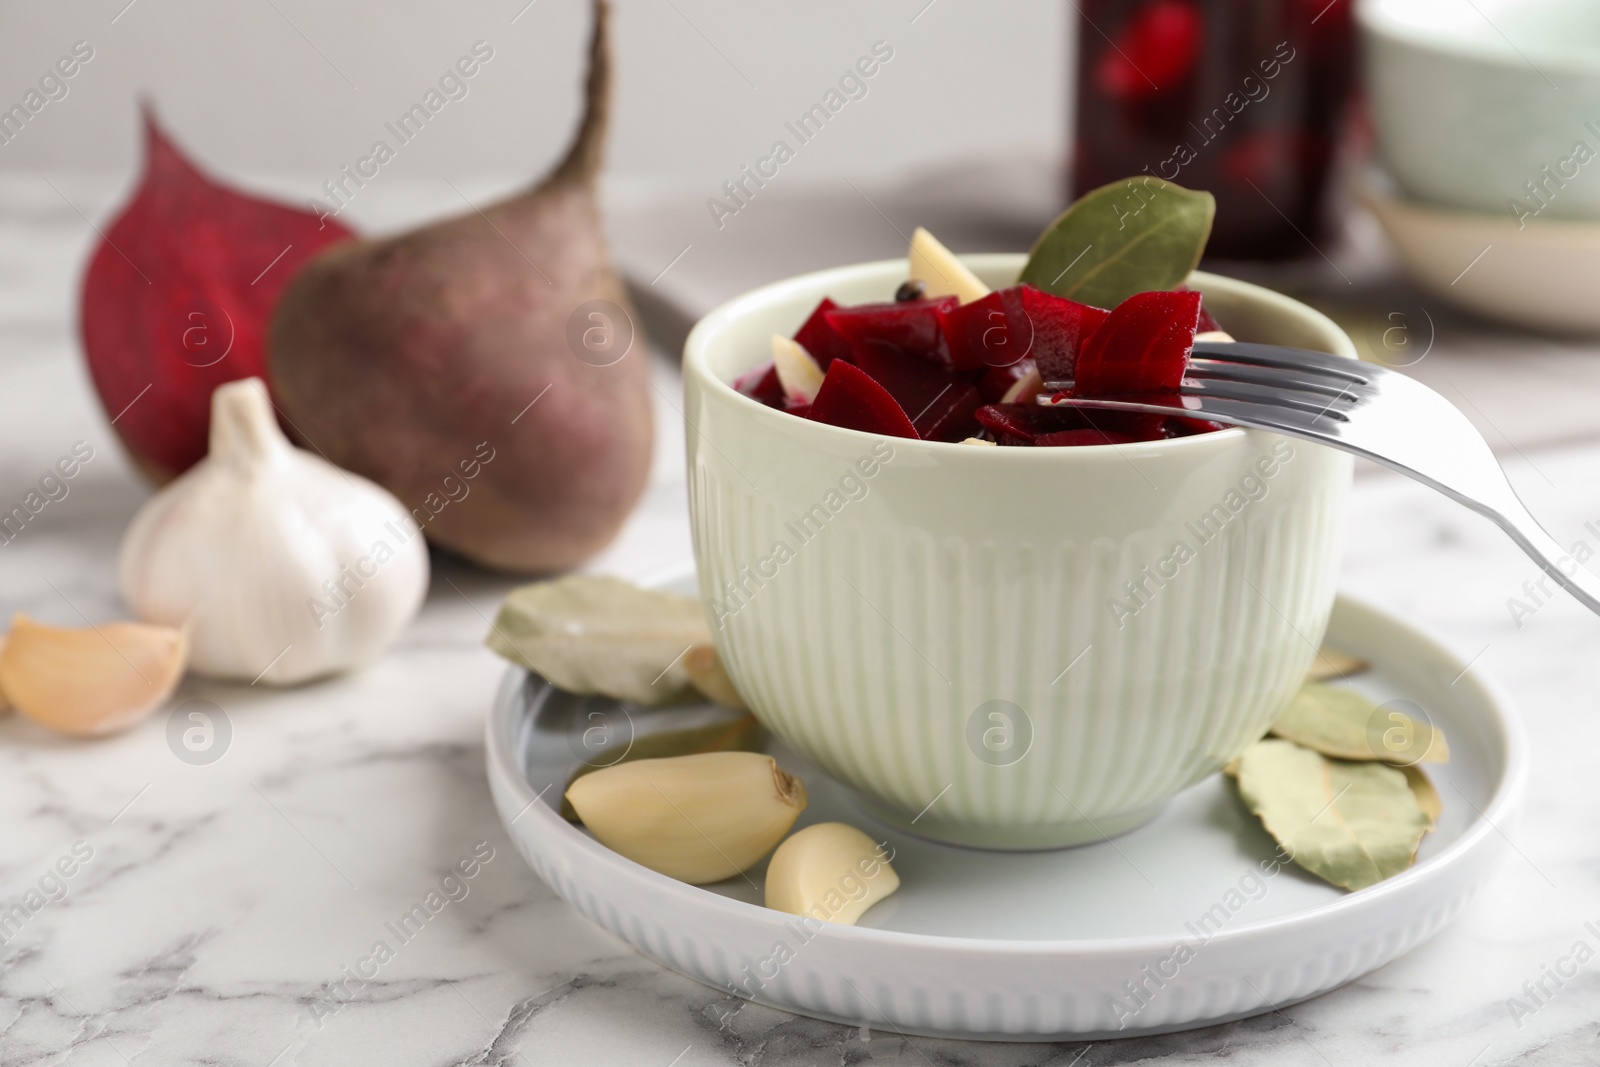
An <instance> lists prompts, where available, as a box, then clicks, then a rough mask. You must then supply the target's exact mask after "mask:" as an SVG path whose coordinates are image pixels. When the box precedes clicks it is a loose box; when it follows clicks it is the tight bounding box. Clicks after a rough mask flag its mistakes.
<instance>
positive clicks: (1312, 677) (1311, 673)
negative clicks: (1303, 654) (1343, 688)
mask: <svg viewBox="0 0 1600 1067" xmlns="http://www.w3.org/2000/svg"><path fill="white" fill-rule="evenodd" d="M1371 666H1372V664H1370V663H1368V662H1367V661H1366V660H1364V659H1357V658H1356V657H1354V656H1352V655H1350V654H1349V653H1348V652H1340V651H1339V650H1338V649H1337V648H1334V647H1332V646H1331V645H1323V646H1322V647H1321V648H1319V649H1317V658H1316V659H1314V660H1312V661H1311V669H1310V670H1308V671H1306V678H1307V680H1309V681H1313V682H1331V681H1334V680H1336V679H1339V678H1349V677H1350V676H1352V675H1356V674H1360V673H1362V672H1363V671H1365V670H1367V669H1368V668H1369V667H1371Z"/></svg>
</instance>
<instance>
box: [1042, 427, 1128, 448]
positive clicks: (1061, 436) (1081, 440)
mask: <svg viewBox="0 0 1600 1067" xmlns="http://www.w3.org/2000/svg"><path fill="white" fill-rule="evenodd" d="M1137 440H1139V439H1138V438H1137V437H1134V436H1132V435H1131V434H1125V433H1118V432H1117V431H1116V430H1057V431H1056V432H1055V433H1047V434H1044V435H1042V436H1040V437H1038V438H1036V439H1035V440H1034V442H1033V443H1034V446H1035V447H1037V448H1059V447H1061V446H1062V445H1126V444H1131V443H1133V442H1134V441H1137Z"/></svg>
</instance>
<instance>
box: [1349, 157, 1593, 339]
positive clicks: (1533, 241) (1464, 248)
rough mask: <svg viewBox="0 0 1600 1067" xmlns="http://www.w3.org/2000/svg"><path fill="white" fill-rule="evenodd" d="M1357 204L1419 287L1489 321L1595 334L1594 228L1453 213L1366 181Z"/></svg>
mask: <svg viewBox="0 0 1600 1067" xmlns="http://www.w3.org/2000/svg"><path fill="white" fill-rule="evenodd" d="M1362 199H1363V200H1364V201H1365V202H1366V204H1367V206H1368V207H1370V208H1371V209H1372V211H1373V213H1374V214H1376V215H1377V216H1378V221H1379V222H1380V223H1381V224H1382V225H1383V228H1384V230H1385V232H1387V233H1388V235H1389V240H1390V241H1391V242H1392V243H1393V245H1394V247H1395V249H1396V251H1397V252H1398V253H1399V255H1400V259H1401V261H1402V262H1403V263H1404V264H1405V267H1406V269H1407V270H1408V271H1409V272H1410V274H1411V276H1412V277H1413V278H1415V279H1416V281H1417V283H1418V284H1419V285H1421V286H1422V287H1423V288H1425V289H1427V290H1428V291H1429V292H1431V293H1435V294H1437V295H1438V296H1440V297H1442V298H1443V299H1445V300H1446V301H1448V302H1450V303H1452V304H1454V305H1456V306H1457V307H1461V308H1464V309H1466V310H1467V311H1472V312H1476V313H1477V314H1480V315H1483V316H1485V317H1487V318H1493V319H1499V320H1501V321H1504V322H1509V323H1514V324H1516V325H1518V326H1531V327H1533V328H1535V329H1540V330H1554V331H1560V332H1566V333H1600V222H1574V221H1570V220H1563V219H1550V218H1536V219H1527V220H1524V221H1522V222H1521V223H1519V222H1518V220H1517V219H1515V218H1513V217H1512V216H1511V215H1510V214H1509V213H1507V212H1504V211H1501V212H1498V213H1484V212H1473V211H1457V210H1453V209H1448V208H1439V207H1434V206H1432V205H1428V204H1420V203H1417V202H1416V201H1414V200H1409V199H1406V198H1405V197H1403V196H1402V195H1401V194H1400V193H1399V192H1398V191H1397V190H1396V189H1395V187H1394V185H1393V183H1391V182H1390V181H1388V180H1387V178H1385V177H1384V176H1383V175H1382V174H1378V173H1374V174H1370V175H1369V176H1368V178H1367V180H1366V181H1365V182H1364V183H1363V187H1362Z"/></svg>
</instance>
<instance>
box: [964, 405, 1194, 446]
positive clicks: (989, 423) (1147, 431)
mask: <svg viewBox="0 0 1600 1067" xmlns="http://www.w3.org/2000/svg"><path fill="white" fill-rule="evenodd" d="M974 416H975V417H976V418H977V420H978V424H979V425H981V426H982V427H983V428H984V429H986V430H988V431H989V432H990V433H993V434H995V435H996V436H997V437H1001V438H1002V443H1004V444H1010V443H1017V444H1029V445H1031V444H1036V443H1037V442H1038V439H1039V438H1041V437H1044V436H1045V435H1047V434H1052V433H1059V432H1061V431H1063V430H1097V431H1100V432H1103V433H1114V434H1120V435H1122V436H1125V437H1126V438H1127V439H1128V440H1130V441H1159V440H1161V439H1162V438H1163V437H1165V436H1167V435H1166V433H1165V432H1164V426H1163V424H1164V423H1165V422H1166V421H1167V419H1166V416H1164V415H1152V414H1149V413H1147V412H1142V411H1091V410H1089V409H1087V408H1073V407H1053V408H1052V407H1042V406H1040V405H1038V404H985V405H984V406H983V407H981V408H979V409H978V410H977V411H976V412H974ZM1003 438H1012V439H1013V440H1012V441H1005V440H1003Z"/></svg>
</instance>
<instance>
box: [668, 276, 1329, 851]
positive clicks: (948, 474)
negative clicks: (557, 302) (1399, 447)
mask: <svg viewBox="0 0 1600 1067" xmlns="http://www.w3.org/2000/svg"><path fill="white" fill-rule="evenodd" d="M995 258H999V257H995ZM858 269H860V270H864V271H865V270H870V268H858ZM834 273H835V274H837V273H838V272H834ZM879 273H880V274H882V275H883V277H882V278H876V277H875V278H874V279H873V280H874V281H875V282H878V283H881V284H884V285H887V287H888V289H890V290H892V288H893V282H892V281H891V280H890V279H892V278H893V276H894V272H893V270H892V269H890V270H889V271H888V272H883V271H879ZM1197 280H1198V282H1199V287H1200V288H1202V289H1203V290H1206V291H1207V292H1208V297H1209V296H1211V290H1210V288H1208V282H1207V279H1206V278H1205V276H1197ZM1217 282H1218V283H1221V282H1222V280H1217ZM824 284H828V285H829V288H828V289H827V290H826V291H828V292H831V293H832V295H834V296H835V297H836V298H841V297H842V298H843V299H852V294H851V293H849V292H843V293H841V291H840V286H841V282H840V280H838V279H834V280H832V282H831V284H830V283H824ZM845 287H846V288H848V286H845ZM1218 288H1219V289H1220V290H1221V292H1220V293H1219V298H1218V299H1216V300H1215V301H1214V302H1213V303H1214V304H1226V303H1227V299H1226V298H1227V297H1234V298H1235V299H1236V300H1249V299H1250V298H1251V297H1252V296H1253V293H1251V292H1247V291H1245V290H1251V289H1252V288H1253V287H1248V286H1242V285H1241V283H1226V284H1223V285H1220V286H1218ZM802 289H803V287H802ZM1254 292H1255V293H1260V292H1262V291H1261V290H1255V291H1254ZM755 295H759V294H755ZM822 295H824V290H823V289H821V288H818V289H815V290H813V291H810V292H805V291H802V292H800V293H792V294H789V299H788V300H787V301H786V302H785V306H784V308H782V309H781V310H774V309H773V308H771V307H769V306H765V305H761V306H758V307H755V308H752V309H751V310H750V312H749V314H748V315H747V316H741V315H739V314H737V310H738V305H737V304H736V305H733V306H732V307H733V309H734V312H735V313H733V314H731V315H730V316H729V319H728V321H727V322H726V323H725V326H726V328H724V329H723V330H721V331H720V332H719V331H710V332H709V335H708V334H707V331H706V330H705V327H704V326H703V327H702V328H701V329H700V330H697V336H698V337H699V343H700V344H701V345H702V347H703V348H704V351H703V352H702V353H701V357H702V358H701V359H699V360H698V361H697V360H696V359H695V353H694V348H695V345H696V340H695V339H691V342H690V348H691V353H690V357H689V358H688V359H687V360H686V379H687V383H688V384H687V400H688V406H687V409H686V416H687V418H688V421H689V423H690V426H691V429H690V431H689V434H688V456H689V460H688V462H689V492H690V511H691V516H692V519H693V523H694V538H695V554H696V559H697V564H698V567H699V573H700V585H701V592H702V595H703V596H704V598H705V599H706V601H707V604H708V607H709V610H710V611H711V614H712V618H713V622H714V634H715V640H716V644H717V648H718V651H719V653H720V654H721V656H722V658H723V661H724V663H725V664H726V666H727V669H728V671H729V673H730V675H731V676H732V678H733V680H734V682H735V684H736V685H737V686H738V687H739V690H740V692H741V693H742V694H743V695H744V696H745V698H746V700H747V701H748V702H749V703H750V705H751V707H752V709H753V710H754V711H755V713H756V715H757V716H758V717H759V718H760V719H761V721H762V722H763V723H765V724H766V725H767V726H768V727H769V728H770V729H771V730H773V732H774V733H776V734H777V735H778V736H779V737H780V738H782V739H783V741H784V742H786V743H787V744H789V745H790V746H792V747H793V748H794V749H795V750H797V751H798V752H800V753H801V754H802V755H804V756H805V757H806V758H807V759H809V760H811V761H812V762H813V763H815V764H817V765H818V766H819V767H821V768H822V769H823V770H825V771H826V772H827V773H829V774H831V775H833V776H835V777H837V778H838V779H840V780H842V781H844V782H846V783H848V784H849V785H850V786H851V787H853V788H854V789H856V790H857V791H859V792H860V793H861V794H862V795H863V796H864V797H865V798H867V800H868V801H869V803H872V804H873V805H874V806H875V807H876V808H877V809H878V810H879V811H880V813H881V814H883V815H884V816H885V817H887V818H889V819H890V820H891V821H898V822H901V823H902V824H908V825H910V826H911V828H912V829H914V830H916V831H918V832H921V833H924V834H926V835H928V836H932V837H936V838H941V839H945V840H951V841H956V842H961V843H967V844H976V845H988V846H991V847H1001V848H1027V847H1048V846H1053V845H1062V844H1072V843H1076V842H1080V841H1085V840H1095V839H1099V838H1100V837H1102V836H1104V835H1106V834H1111V833H1116V832H1118V831H1120V830H1125V829H1128V828H1130V827H1132V826H1134V825H1137V824H1138V823H1139V822H1142V821H1144V820H1145V819H1147V818H1149V817H1150V816H1151V815H1153V814H1154V813H1155V812H1156V811H1157V810H1159V806H1160V805H1161V803H1162V802H1163V801H1165V800H1167V799H1168V798H1170V797H1171V796H1173V795H1174V794H1175V793H1177V792H1178V791H1179V790H1181V789H1183V788H1185V787H1186V786H1188V785H1191V784H1193V783H1194V782H1196V781H1198V780H1200V779H1201V778H1203V777H1205V776H1206V775H1209V774H1211V773H1214V772H1215V771H1216V770H1217V769H1218V768H1220V767H1221V766H1222V765H1224V764H1225V763H1226V762H1228V761H1229V760H1230V759H1232V758H1233V757H1234V756H1236V755H1237V754H1238V753H1239V752H1240V751H1241V750H1242V749H1243V748H1244V747H1245V746H1247V745H1248V744H1249V743H1250V742H1252V741H1254V740H1256V739H1257V738H1258V737H1260V736H1261V735H1262V734H1263V733H1264V732H1265V730H1266V728H1267V726H1268V724H1269V723H1270V722H1271V720H1272V718H1273V717H1274V715H1275V714H1276V712H1277V710H1278V709H1279V708H1281V707H1282V705H1283V704H1284V703H1285V702H1286V701H1287V699H1288V698H1289V696H1290V695H1291V694H1292V693H1293V692H1294V690H1295V688H1296V687H1297V686H1298V685H1299V682H1300V681H1301V679H1302V678H1303V677H1304V673H1305V670H1306V668H1307V666H1308V665H1309V663H1310V661H1311V659H1312V657H1313V655H1314V654H1315V650H1316V646H1317V643H1318V642H1319V641H1320V640H1321V637H1322V633H1323V630H1324V628H1325V627H1326V624H1327V619H1328V613H1329V611H1330V609H1331V607H1332V604H1333V598H1334V593H1335V578H1336V573H1337V566H1338V556H1339V548H1340V539H1341V530H1342V514H1343V508H1344V500H1345V494H1346V492H1347V489H1348V485H1349V479H1350V460H1349V457H1348V456H1346V455H1344V454H1342V453H1338V452H1334V451H1331V450H1328V449H1323V448H1318V447H1316V446H1313V445H1310V444H1307V443H1304V442H1296V441H1291V440H1288V439H1285V438H1281V437H1277V436H1275V435H1271V434H1263V433H1256V432H1246V431H1240V430H1231V431H1226V432H1221V433H1215V434H1210V435H1204V436H1201V437H1194V438H1185V439H1178V440H1174V441H1166V442H1152V443H1143V444H1138V445H1129V446H1119V447H1096V448H1061V449H1011V448H980V447H977V446H966V447H962V446H953V445H939V444H934V443H929V442H918V441H906V440H899V439H879V438H875V437H872V436H869V435H866V434H861V433H856V432H854V431H849V430H841V429H838V428H835V427H829V426H824V425H819V424H816V423H811V422H808V421H805V420H801V419H797V418H794V417H793V416H790V415H787V414H784V413H781V412H776V411H772V410H770V409H766V408H763V407H760V406H759V405H756V404H754V403H753V402H751V401H749V400H748V399H746V398H744V397H742V396H740V395H738V394H737V393H735V392H734V391H733V390H731V389H729V388H727V387H725V386H724V385H723V384H722V381H725V380H726V379H727V377H731V374H728V373H727V371H726V369H724V370H723V371H722V373H721V374H718V373H717V368H718V367H719V365H721V364H719V359H720V360H722V361H728V360H731V359H733V358H734V355H733V353H734V351H735V347H734V346H745V345H749V344H750V336H751V334H752V332H753V333H754V334H755V335H756V336H759V337H762V338H764V337H765V336H766V335H767V334H770V333H772V332H774V331H778V332H784V333H788V332H792V331H793V329H794V326H795V324H796V323H797V322H798V321H799V320H800V319H801V318H803V316H804V312H805V310H808V309H809V307H810V305H811V304H812V303H814V302H815V301H816V300H817V299H819V298H820V297H821V296H822ZM854 298H855V299H866V298H869V297H868V296H858V297H854ZM1276 299H1277V300H1279V301H1282V300H1283V298H1281V297H1280V298H1276ZM1285 303H1290V302H1287V301H1285ZM757 304H758V305H760V302H759V301H758V302H757ZM789 305H795V306H797V307H799V308H801V310H799V311H795V310H793V308H791V307H790V306H789ZM1293 307H1299V305H1293ZM727 310H728V309H725V312H726V311H727ZM1301 310H1302V311H1304V313H1305V314H1306V315H1308V316H1314V315H1315V313H1314V312H1310V311H1309V309H1301ZM1219 314H1221V312H1219ZM786 316H787V317H786ZM1237 317H1238V318H1240V319H1243V318H1245V317H1246V316H1245V315H1244V314H1243V313H1242V312H1241V313H1239V314H1238V316H1237ZM752 320H753V323H752ZM791 320H792V321H791ZM1223 321H1225V322H1227V321H1229V320H1228V319H1227V318H1224V320H1223ZM1322 321H1323V322H1326V320H1322ZM752 325H753V329H752ZM1327 329H1328V330H1329V331H1331V333H1329V334H1328V336H1327V337H1326V338H1325V343H1323V344H1320V345H1318V346H1317V347H1320V348H1323V349H1326V350H1333V351H1340V350H1341V349H1340V347H1339V342H1342V343H1343V345H1344V347H1345V348H1348V341H1347V340H1345V339H1344V338H1343V335H1342V334H1339V333H1338V331H1337V328H1335V327H1333V326H1332V324H1331V323H1328V324H1327ZM1281 332H1283V333H1288V332H1290V331H1281ZM1250 339H1252V340H1274V339H1278V338H1275V337H1273V336H1266V337H1262V336H1255V337H1251V338H1250ZM1295 342H1298V343H1305V338H1304V337H1303V336H1294V337H1293V340H1292V341H1290V340H1287V339H1286V340H1285V343H1295ZM762 351H764V348H762V347H757V349H756V353H755V355H754V356H752V357H751V358H750V359H749V360H747V362H746V363H745V365H746V366H747V365H748V363H751V362H755V361H756V360H757V359H759V355H760V352H762ZM740 369H743V368H742V367H741V368H740Z"/></svg>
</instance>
